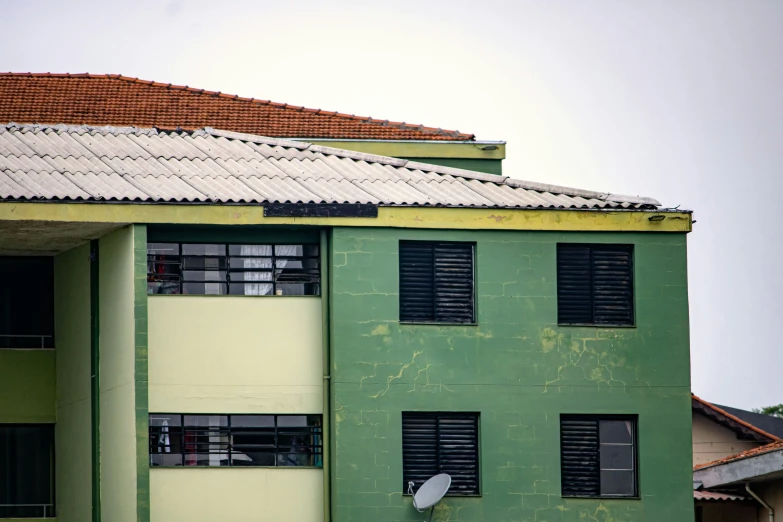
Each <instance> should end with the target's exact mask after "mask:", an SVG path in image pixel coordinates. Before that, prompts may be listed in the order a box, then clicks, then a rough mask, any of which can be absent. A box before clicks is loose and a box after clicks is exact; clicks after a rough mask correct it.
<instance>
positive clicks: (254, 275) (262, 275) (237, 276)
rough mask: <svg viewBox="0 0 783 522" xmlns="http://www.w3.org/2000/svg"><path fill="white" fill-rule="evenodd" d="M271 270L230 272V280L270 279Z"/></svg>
mask: <svg viewBox="0 0 783 522" xmlns="http://www.w3.org/2000/svg"><path fill="white" fill-rule="evenodd" d="M271 280H272V272H231V282H232V283H234V282H239V281H271Z"/></svg>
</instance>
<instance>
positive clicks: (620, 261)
mask: <svg viewBox="0 0 783 522" xmlns="http://www.w3.org/2000/svg"><path fill="white" fill-rule="evenodd" d="M557 321H558V323H560V324H604V325H632V324H633V323H634V311H633V246H631V245H567V244H559V245H557Z"/></svg>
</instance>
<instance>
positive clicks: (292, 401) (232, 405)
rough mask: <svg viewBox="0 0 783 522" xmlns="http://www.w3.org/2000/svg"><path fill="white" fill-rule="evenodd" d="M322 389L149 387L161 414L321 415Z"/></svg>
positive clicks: (153, 406)
mask: <svg viewBox="0 0 783 522" xmlns="http://www.w3.org/2000/svg"><path fill="white" fill-rule="evenodd" d="M322 396H323V392H322V387H321V386H263V385H259V386H229V385H219V386H205V385H154V384H153V385H150V403H149V411H151V412H161V413H170V412H174V413H204V412H208V413H215V412H216V413H322V411H321V410H322V409H323V402H322V399H321V398H322Z"/></svg>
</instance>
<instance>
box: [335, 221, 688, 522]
mask: <svg viewBox="0 0 783 522" xmlns="http://www.w3.org/2000/svg"><path fill="white" fill-rule="evenodd" d="M402 239H406V240H417V239H418V240H437V241H472V242H475V243H476V291H477V295H478V298H477V305H476V306H477V318H478V321H477V322H478V324H477V325H475V326H455V325H410V324H400V322H399V315H398V313H399V278H398V274H399V267H398V247H399V241H400V240H402ZM558 242H584V243H596V242H600V243H620V244H633V245H634V258H635V308H636V325H635V326H634V327H630V328H608V327H601V328H598V327H578V326H559V325H558V323H557V277H556V245H557V243H558ZM686 265H687V263H686V241H685V236H684V235H682V234H660V233H649V234H638V233H600V232H596V233H551V232H500V231H443V230H429V231H428V230H408V229H363V230H360V229H350V228H343V229H335V230H334V232H333V247H332V252H331V266H332V267H333V268H332V269H333V281H332V285H333V286H332V288H333V292H334V294H333V306H332V309H331V317H332V326H331V330H332V354H333V357H332V361H331V362H332V365H331V372H332V399H331V400H332V407H333V409H334V425H333V431H332V433H333V437H334V439H333V440H334V454H333V478H334V481H333V483H332V490H333V509H332V512H333V520H334V521H335V522H348V521H362V522H372V521H386V520H389V521H391V520H394V521H411V522H412V521H418V520H422V519H423V518H422V515H421V514H419V513H417V512H416V510H415V509H413V508H412V506H411V500H410V497H408V496H404V495H403V484H402V455H401V453H402V441H401V438H402V437H401V414H402V412H403V411H469V412H479V413H480V445H481V447H480V481H481V496H478V497H446V498H445V499H444V501H442V502H441V503H440V504H439V505H438V507H437V509H436V510H435V517H434V520H441V521H445V520H450V521H471V522H478V521H501V520H531V521H532V520H535V521H537V522H545V521H558V522H561V521H562V522H575V521H586V520H604V521H609V520H612V521H614V522H643V521H647V522H659V521H664V520H665V521H671V522H692V521H693V519H694V511H693V497H692V492H691V491H692V470H691V466H692V449H691V396H690V361H689V344H688V343H689V340H688V298H687V267H686ZM564 413H590V414H635V415H638V423H639V425H638V444H639V451H638V456H639V462H638V469H639V490H640V498H639V499H606V498H604V499H597V498H596V499H578V498H563V497H562V496H561V489H560V440H559V437H560V434H559V418H560V415H561V414H564Z"/></svg>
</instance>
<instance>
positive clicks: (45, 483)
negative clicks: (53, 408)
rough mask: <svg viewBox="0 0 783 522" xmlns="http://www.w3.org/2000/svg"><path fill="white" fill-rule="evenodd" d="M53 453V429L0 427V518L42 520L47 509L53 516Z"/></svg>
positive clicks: (46, 427)
mask: <svg viewBox="0 0 783 522" xmlns="http://www.w3.org/2000/svg"><path fill="white" fill-rule="evenodd" d="M53 452H54V427H53V426H52V425H48V424H42V425H39V426H14V425H5V426H0V486H2V487H0V517H3V518H16V517H18V518H27V517H41V516H42V514H43V512H44V510H46V509H48V510H50V511H49V512H50V513H51V512H53V505H54V498H53V497H52V495H51V492H52V489H53V477H52V473H51V471H52V467H53V462H52V455H53ZM30 504H35V505H36V506H35V507H34V508H33V507H30V506H29V505H30ZM24 505H27V506H24Z"/></svg>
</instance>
